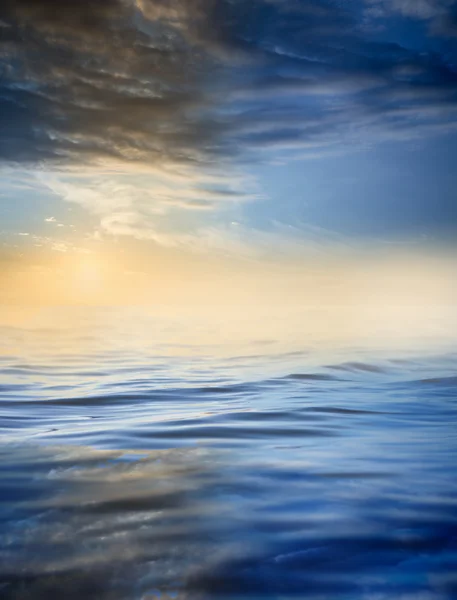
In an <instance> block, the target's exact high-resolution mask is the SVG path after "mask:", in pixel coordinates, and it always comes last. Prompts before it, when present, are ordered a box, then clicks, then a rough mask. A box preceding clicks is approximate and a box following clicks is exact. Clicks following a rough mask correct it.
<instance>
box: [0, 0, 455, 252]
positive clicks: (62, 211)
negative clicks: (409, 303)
mask: <svg viewBox="0 0 457 600" xmlns="http://www.w3.org/2000/svg"><path fill="white" fill-rule="evenodd" d="M0 25H1V29H0V33H1V47H2V58H3V65H4V67H3V73H2V79H1V81H0V122H1V124H2V127H1V130H0V131H1V133H0V160H1V165H2V167H1V171H0V177H1V180H2V186H1V194H0V219H1V225H0V231H1V236H2V248H3V249H6V250H13V249H14V248H19V249H20V248H21V247H22V246H23V245H24V244H26V245H27V244H28V245H29V246H30V245H31V246H32V247H36V248H37V249H38V248H41V247H49V248H50V249H54V250H56V251H62V250H68V249H72V248H76V247H83V246H85V245H87V244H88V243H89V242H93V241H94V240H95V241H96V242H97V243H103V241H104V240H112V239H116V240H121V243H123V241H125V243H129V242H128V240H131V239H136V240H141V241H142V242H144V243H150V244H154V245H159V246H163V247H173V248H181V249H183V250H184V251H192V252H193V251H204V252H213V251H221V250H222V251H224V252H228V253H232V252H233V253H235V254H236V253H240V252H241V253H243V252H246V251H247V249H251V250H254V251H255V247H256V245H258V246H261V247H262V248H265V247H267V246H268V245H269V244H270V245H273V246H274V248H275V249H276V250H278V251H279V250H280V246H281V245H283V247H284V248H287V247H289V246H291V247H294V248H297V247H300V244H303V247H304V248H309V247H310V246H316V245H317V246H321V245H325V244H327V243H328V242H331V243H334V242H336V243H338V244H340V243H342V244H348V245H353V244H356V245H357V244H359V243H362V244H365V243H367V242H368V243H370V242H373V243H375V244H381V245H382V244H400V245H401V244H415V243H421V242H422V241H427V242H428V243H429V242H430V243H438V244H439V243H443V242H444V243H452V241H453V240H454V238H455V237H456V236H455V234H456V229H457V203H456V198H455V190H456V189H457V186H456V183H457V181H456V178H457V175H456V172H457V171H456V169H455V162H456V161H455V157H456V156H457V153H456V151H457V133H456V131H457V130H456V126H457V3H456V2H453V1H451V0H348V1H346V2H338V1H336V0H335V1H332V0H169V1H165V0H163V1H159V0H155V1H152V0H101V1H98V2H90V1H89V0H82V1H80V2H70V1H68V0H66V1H63V0H61V1H60V2H55V1H52V2H51V0H44V1H39V0H34V1H32V0H16V1H12V0H10V1H7V2H6V3H5V4H2V8H1V9H0ZM24 234H28V235H24ZM37 251H38V250H37Z"/></svg>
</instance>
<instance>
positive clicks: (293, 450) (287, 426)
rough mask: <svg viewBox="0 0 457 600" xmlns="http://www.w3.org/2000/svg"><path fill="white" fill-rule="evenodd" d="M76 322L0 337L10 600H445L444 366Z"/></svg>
mask: <svg viewBox="0 0 457 600" xmlns="http://www.w3.org/2000/svg"><path fill="white" fill-rule="evenodd" d="M69 310H70V309H65V310H62V311H60V312H58V313H55V314H54V315H51V316H49V314H48V315H47V318H46V320H45V321H46V322H45V324H43V321H42V319H34V320H32V321H27V322H22V321H21V322H16V323H14V324H12V325H11V324H10V325H4V326H2V328H1V339H2V354H1V355H0V360H1V362H0V365H1V379H0V436H1V442H0V481H1V488H0V523H1V532H2V535H1V538H0V597H1V598H2V600H3V599H5V600H13V599H40V600H41V599H43V600H45V599H46V600H48V599H50V600H52V599H65V600H67V599H69V600H72V599H78V600H80V599H89V600H90V599H101V600H105V599H110V600H111V599H113V600H117V599H135V600H136V599H138V600H147V599H148V600H151V599H153V598H155V599H158V598H160V599H170V598H172V599H175V600H182V599H198V600H200V599H201V600H209V599H219V598H221V599H227V600H232V599H233V600H235V599H236V600H244V599H252V600H254V599H255V600H258V599H259V600H260V599H263V598H265V599H270V598H271V599H275V600H287V599H299V598H304V599H305V598H312V599H316V600H321V599H322V600H323V599H325V600H327V599H328V600H333V599H344V600H359V599H360V600H362V599H363V600H384V599H385V600H451V599H453V598H457V477H456V475H457V469H456V465H457V427H456V423H457V362H456V359H457V353H456V352H454V351H453V348H452V344H447V345H445V346H443V347H440V348H438V347H437V346H433V347H432V346H427V344H425V345H421V347H420V349H419V348H418V346H417V344H416V343H415V342H414V343H413V342H411V344H410V345H409V346H408V344H407V345H406V346H402V347H401V348H399V347H393V348H386V347H383V348H380V347H378V348H375V347H371V348H369V347H368V346H364V345H363V344H358V345H357V344H352V345H351V344H348V343H346V342H344V343H341V340H340V342H339V344H334V345H332V344H331V343H330V344H329V343H328V340H327V341H326V343H325V344H323V345H322V344H319V343H318V341H317V340H316V339H315V338H314V339H313V338H312V337H307V336H306V335H305V333H300V332H299V331H298V332H297V335H296V337H295V338H294V343H293V344H290V345H289V346H290V347H289V346H288V345H287V344H286V343H283V342H284V340H279V341H278V340H277V339H269V338H262V336H260V337H257V338H253V337H251V338H250V337H249V335H247V336H246V339H244V340H243V341H242V342H235V341H234V340H232V339H230V340H225V341H224V339H221V336H220V335H218V334H217V326H216V325H215V324H214V323H213V325H212V326H211V327H213V329H214V327H215V328H216V332H215V331H214V330H213V329H211V331H210V332H209V333H210V334H211V335H209V333H208V330H207V329H205V330H204V328H203V329H201V330H199V329H198V327H193V328H192V330H190V329H189V328H188V329H187V330H186V327H187V325H186V322H185V321H180V320H179V319H177V318H175V319H170V318H165V317H163V316H161V317H160V318H158V317H157V318H156V317H151V316H148V317H147V318H146V319H145V318H143V320H141V319H140V318H139V317H138V315H137V314H136V313H135V314H134V313H133V312H132V311H125V310H124V311H118V312H116V311H114V310H112V311H111V312H110V311H105V312H104V313H103V315H104V316H103V317H100V312H97V311H95V310H94V309H78V311H76V313H75V312H73V313H72V315H71V316H70V315H69V313H68V311H69ZM108 321H109V322H110V323H111V325H110V326H109V327H108V326H107V322H108ZM113 323H114V324H113ZM198 331H200V334H201V335H200V334H198V335H197V334H196V333H195V332H198ZM280 342H281V343H280Z"/></svg>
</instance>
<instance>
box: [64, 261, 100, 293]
mask: <svg viewBox="0 0 457 600" xmlns="http://www.w3.org/2000/svg"><path fill="white" fill-rule="evenodd" d="M68 275H69V279H70V280H71V282H72V284H73V287H74V288H75V293H77V294H82V295H83V296H87V295H93V294H98V293H99V292H100V291H101V289H102V288H103V265H102V264H101V262H100V260H99V259H98V258H97V257H94V256H93V255H90V254H89V255H83V256H82V257H77V258H76V260H75V261H74V265H69V273H68Z"/></svg>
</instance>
